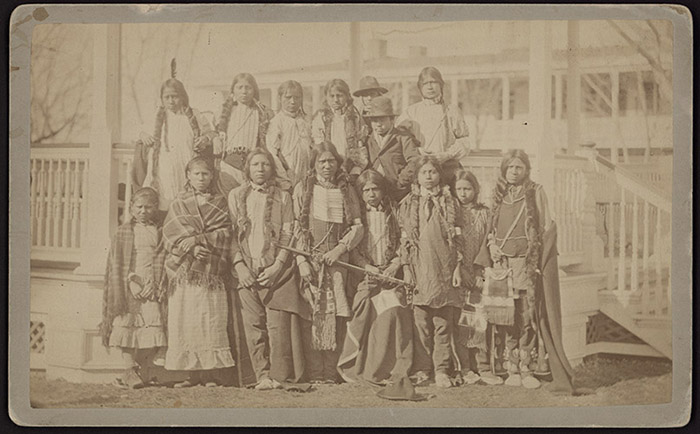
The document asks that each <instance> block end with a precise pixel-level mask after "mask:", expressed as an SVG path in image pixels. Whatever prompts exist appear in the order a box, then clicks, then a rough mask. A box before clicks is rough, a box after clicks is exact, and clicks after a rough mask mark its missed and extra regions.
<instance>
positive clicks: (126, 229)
mask: <svg viewBox="0 0 700 434" xmlns="http://www.w3.org/2000/svg"><path fill="white" fill-rule="evenodd" d="M165 256H166V250H165V245H164V242H163V237H162V235H161V230H160V228H159V229H158V245H157V246H156V249H155V251H154V256H153V276H152V279H153V282H154V283H153V284H154V287H155V294H154V299H156V300H158V301H162V299H163V295H164V294H165V290H166V287H167V285H166V276H165V273H163V264H164V262H165ZM133 258H134V222H128V223H124V224H123V225H121V226H119V227H118V228H117V232H116V233H115V234H114V237H113V239H112V246H111V248H110V250H109V257H108V259H107V270H106V272H105V280H104V295H103V300H102V323H100V326H99V329H100V335H101V336H102V344H103V345H104V346H105V347H107V346H109V335H110V334H111V333H112V321H114V318H116V317H117V316H119V315H124V314H125V313H126V312H127V306H128V304H127V303H128V302H127V297H129V294H128V291H129V285H128V276H129V272H130V271H132V262H133V261H132V260H133Z"/></svg>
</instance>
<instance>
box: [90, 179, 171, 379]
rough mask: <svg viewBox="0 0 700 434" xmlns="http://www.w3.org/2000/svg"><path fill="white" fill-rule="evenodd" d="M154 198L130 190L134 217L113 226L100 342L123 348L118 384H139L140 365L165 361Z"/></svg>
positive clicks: (153, 194)
mask: <svg viewBox="0 0 700 434" xmlns="http://www.w3.org/2000/svg"><path fill="white" fill-rule="evenodd" d="M158 202H159V198H158V193H156V191H155V190H153V189H152V188H149V187H145V188H142V189H140V190H138V191H136V192H135V193H134V195H133V198H132V200H131V204H130V209H129V211H130V213H131V217H132V220H131V221H128V222H126V223H124V224H122V225H121V226H119V228H118V229H117V232H116V234H115V235H114V237H113V238H112V246H111V249H110V252H109V258H108V260H107V272H106V275H105V289H104V299H103V308H102V324H100V332H101V334H102V343H103V345H105V346H106V347H117V348H119V349H120V350H121V353H122V360H123V361H124V373H123V374H122V376H121V377H119V378H117V379H116V380H115V383H114V384H115V385H116V386H118V387H121V388H131V389H134V388H139V387H143V386H144V381H143V380H144V378H142V377H143V376H144V372H143V371H142V368H147V367H148V366H147V365H148V364H149V363H150V362H151V361H152V363H153V364H154V365H157V366H163V365H164V364H165V359H164V357H165V347H166V345H167V339H166V336H165V330H164V324H165V322H164V319H163V313H162V309H161V307H162V306H161V302H160V301H161V300H162V298H163V297H164V295H165V292H166V291H165V289H166V285H165V282H164V281H163V280H162V278H163V277H164V272H163V271H164V263H165V254H166V252H165V249H164V247H163V240H162V232H161V225H160V223H159V222H157V221H156V219H157V217H156V216H157V215H158V214H157V211H158ZM140 350H143V351H140ZM137 356H138V358H139V359H142V362H143V363H142V364H141V365H140V364H139V363H137ZM149 359H150V360H149ZM147 380H150V378H147Z"/></svg>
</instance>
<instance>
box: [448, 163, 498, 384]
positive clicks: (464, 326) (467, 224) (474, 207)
mask: <svg viewBox="0 0 700 434" xmlns="http://www.w3.org/2000/svg"><path fill="white" fill-rule="evenodd" d="M479 191H480V186H479V181H478V180H477V179H476V176H475V175H474V174H473V173H472V172H470V171H468V170H464V169H458V170H457V172H455V195H456V196H457V200H459V204H460V209H461V216H462V221H463V222H462V225H463V227H462V233H461V239H462V242H461V244H460V245H461V252H460V253H461V255H462V262H461V275H462V288H463V296H464V306H463V307H462V309H461V312H460V313H456V314H455V318H454V319H455V336H456V338H455V353H456V355H457V358H458V362H459V368H460V370H461V381H463V382H464V383H466V384H474V383H477V382H478V381H480V380H481V381H482V382H484V383H486V384H491V385H495V384H502V383H503V379H501V378H500V377H498V376H496V375H494V374H493V372H492V370H491V367H490V363H489V356H490V355H491V351H494V350H493V342H491V341H492V339H491V336H490V333H491V327H493V324H488V325H487V317H486V314H485V312H484V309H483V304H482V302H481V288H482V287H483V278H482V277H481V270H480V269H478V266H474V259H475V258H476V255H477V254H478V253H479V249H480V248H481V245H482V243H483V242H484V237H485V236H486V231H487V229H488V217H489V209H488V207H486V206H485V205H484V204H482V203H480V202H479ZM458 374H459V373H458ZM458 378H459V377H458Z"/></svg>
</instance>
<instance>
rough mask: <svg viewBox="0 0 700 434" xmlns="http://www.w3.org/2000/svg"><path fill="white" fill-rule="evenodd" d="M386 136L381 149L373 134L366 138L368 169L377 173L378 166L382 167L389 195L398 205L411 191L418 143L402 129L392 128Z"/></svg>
mask: <svg viewBox="0 0 700 434" xmlns="http://www.w3.org/2000/svg"><path fill="white" fill-rule="evenodd" d="M387 134H388V135H389V137H388V138H387V140H386V142H385V145H384V146H383V147H381V146H380V144H378V143H377V141H376V139H375V136H374V134H372V135H370V136H369V137H368V138H367V150H368V151H369V167H368V168H369V169H374V170H377V171H379V166H381V167H382V169H383V171H384V177H385V178H386V179H387V181H389V184H390V185H391V191H390V192H389V194H390V195H391V197H392V198H393V199H394V200H395V201H396V202H397V203H398V202H399V201H400V200H401V199H402V198H403V197H404V196H405V195H406V194H407V193H408V192H409V191H410V190H411V182H413V177H414V176H415V171H416V169H415V162H416V161H417V160H418V157H419V154H418V147H419V146H420V143H419V142H418V140H417V139H416V138H415V137H414V136H413V134H411V132H410V131H409V130H408V129H406V128H403V127H394V128H393V129H392V130H391V131H389V132H388V133H387ZM380 172H381V171H380Z"/></svg>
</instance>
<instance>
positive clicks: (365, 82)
mask: <svg viewBox="0 0 700 434" xmlns="http://www.w3.org/2000/svg"><path fill="white" fill-rule="evenodd" d="M370 90H378V91H379V92H380V93H381V94H385V93H387V92H389V90H388V89H387V88H385V87H382V86H380V85H379V82H378V81H377V79H376V78H374V77H372V76H371V75H366V76H364V77H362V78H361V79H360V88H359V89H357V90H356V91H355V92H353V93H352V96H363V95H366V94H367V92H369V91H370Z"/></svg>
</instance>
